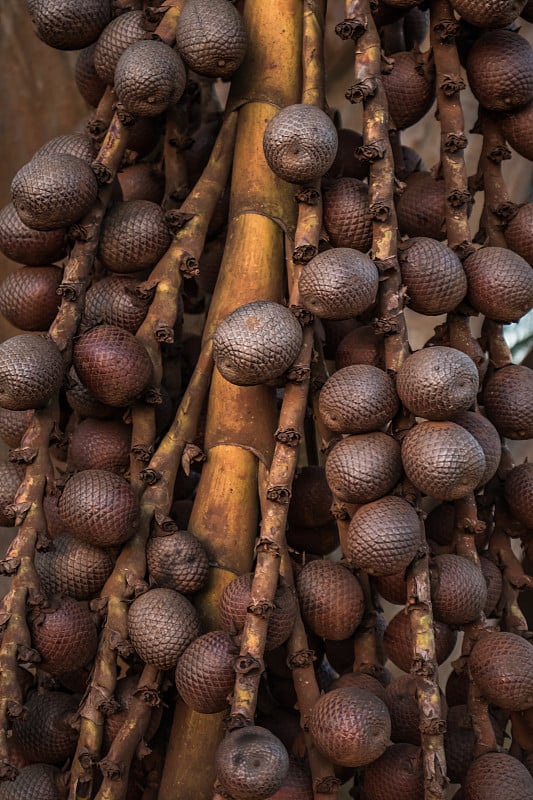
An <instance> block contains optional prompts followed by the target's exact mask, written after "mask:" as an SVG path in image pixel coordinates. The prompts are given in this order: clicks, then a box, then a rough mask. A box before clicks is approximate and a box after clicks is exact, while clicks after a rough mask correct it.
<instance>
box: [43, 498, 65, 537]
mask: <svg viewBox="0 0 533 800" xmlns="http://www.w3.org/2000/svg"><path fill="white" fill-rule="evenodd" d="M58 504H59V497H58V495H55V494H46V495H45V496H44V498H43V511H44V516H45V518H46V527H47V530H48V536H49V537H50V538H51V539H57V537H58V536H61V534H62V533H66V525H65V524H64V523H63V521H62V519H61V517H60V516H59V511H58Z"/></svg>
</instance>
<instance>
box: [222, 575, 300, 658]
mask: <svg viewBox="0 0 533 800" xmlns="http://www.w3.org/2000/svg"><path fill="white" fill-rule="evenodd" d="M252 581H253V575H252V573H247V574H245V575H239V576H238V577H237V578H235V579H234V580H233V581H231V583H228V585H227V586H226V587H225V589H224V591H223V592H222V594H221V596H220V601H219V606H218V609H219V615H220V625H221V627H222V628H223V629H224V630H226V631H228V632H229V633H231V634H234V635H235V634H238V633H240V632H241V631H242V629H243V628H244V624H245V621H246V613H247V609H248V606H249V605H250V602H251V589H252ZM295 617H296V603H295V600H294V596H293V594H292V592H291V590H290V589H289V588H288V586H286V585H284V584H280V585H279V586H278V588H277V589H276V594H275V595H274V608H273V609H272V611H271V612H270V616H269V618H268V629H267V639H266V646H265V649H266V650H274V649H275V648H276V647H279V646H280V645H281V644H283V642H285V641H286V640H287V639H288V638H289V636H290V635H291V631H292V628H293V625H294V620H295Z"/></svg>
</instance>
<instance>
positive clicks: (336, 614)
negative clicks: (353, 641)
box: [296, 561, 364, 641]
mask: <svg viewBox="0 0 533 800" xmlns="http://www.w3.org/2000/svg"><path fill="white" fill-rule="evenodd" d="M296 587H297V591H298V599H299V601H300V609H301V612H302V617H303V619H304V621H305V622H306V623H307V624H308V625H309V627H310V628H311V630H312V631H314V633H316V634H317V636H322V637H323V638H324V639H332V640H333V641H340V640H342V639H347V638H348V637H349V636H351V635H352V634H353V632H354V631H355V629H356V628H357V626H358V625H359V623H360V622H361V620H362V618H363V612H364V597H363V590H362V589H361V585H360V583H359V581H358V580H357V578H356V577H355V576H354V575H352V573H351V572H350V571H349V570H348V569H346V567H343V566H342V565H341V564H333V563H332V562H331V561H310V562H308V563H307V564H306V565H305V567H304V568H303V569H302V571H301V572H300V574H299V575H298V579H297V582H296Z"/></svg>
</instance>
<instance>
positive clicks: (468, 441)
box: [402, 422, 485, 500]
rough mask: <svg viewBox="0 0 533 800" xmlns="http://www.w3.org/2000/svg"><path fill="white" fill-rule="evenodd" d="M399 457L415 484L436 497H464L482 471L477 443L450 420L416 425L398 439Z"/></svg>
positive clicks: (481, 454) (479, 478) (477, 480)
mask: <svg viewBox="0 0 533 800" xmlns="http://www.w3.org/2000/svg"><path fill="white" fill-rule="evenodd" d="M402 461H403V466H404V469H405V473H406V475H407V477H408V478H409V480H410V481H412V482H413V483H414V485H415V486H416V488H417V489H419V490H420V491H421V492H424V494H427V495H431V496H432V497H436V498H437V499H438V500H458V499H459V498H461V497H465V496H466V495H467V494H468V493H469V492H472V491H473V490H474V489H475V488H476V486H478V485H479V482H480V480H481V478H482V476H483V473H484V471H485V456H484V455H483V450H482V448H481V446H480V445H479V444H478V442H477V441H476V440H475V439H474V437H473V436H472V435H471V434H470V433H468V431H466V430H465V429H464V428H462V427H461V426H460V425H456V424H455V423H454V422H422V423H420V424H419V425H416V427H414V428H412V429H411V430H410V431H409V433H408V434H407V436H406V437H405V439H404V440H403V442H402Z"/></svg>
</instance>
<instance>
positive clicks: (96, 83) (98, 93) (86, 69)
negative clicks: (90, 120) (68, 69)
mask: <svg viewBox="0 0 533 800" xmlns="http://www.w3.org/2000/svg"><path fill="white" fill-rule="evenodd" d="M96 45H97V42H94V43H93V44H91V45H89V47H84V48H83V50H80V52H79V53H78V58H77V59H76V67H75V69H74V80H75V81H76V86H77V87H78V92H79V93H80V94H81V96H82V97H83V99H84V100H85V102H86V103H87V104H88V105H90V106H92V107H93V108H96V106H97V105H98V103H99V102H100V100H101V99H102V95H103V94H104V92H105V87H106V84H105V81H103V80H102V79H101V78H100V76H99V75H98V73H97V71H96V67H95V65H94V53H95V50H96Z"/></svg>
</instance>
